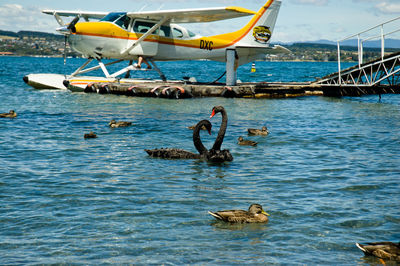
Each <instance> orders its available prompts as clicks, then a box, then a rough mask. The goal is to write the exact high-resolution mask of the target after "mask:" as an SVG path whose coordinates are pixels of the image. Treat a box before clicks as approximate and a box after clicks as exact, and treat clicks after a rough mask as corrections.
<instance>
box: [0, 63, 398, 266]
mask: <svg viewBox="0 0 400 266" xmlns="http://www.w3.org/2000/svg"><path fill="white" fill-rule="evenodd" d="M83 62H84V61H83V60H82V59H70V60H68V61H67V65H65V66H64V65H63V60H62V59H60V58H56V59H54V58H27V57H25V58H24V57H22V58H19V57H0V112H8V111H9V110H10V109H14V110H15V111H16V112H17V113H18V117H17V118H15V119H1V120H0V199H1V208H0V254H1V255H0V264H2V265H4V264H89V265H98V264H135V265H143V264H166V265H174V264H193V265H205V264H206V265H207V264H210V265H242V264H253V265H257V264H313V265H315V264H336V265H343V264H347V265H355V264H361V265H362V264H366V265H369V264H376V263H379V261H377V260H376V259H374V258H368V257H364V255H363V254H362V252H361V251H360V250H358V249H357V247H356V246H355V245H354V243H355V242H366V241H399V240H400V208H399V202H400V185H399V178H400V157H399V155H400V131H399V127H400V96H399V95H383V96H382V100H381V101H380V102H379V100H378V96H376V95H372V96H364V97H357V98H350V97H344V98H329V97H317V96H315V97H314V96H313V97H301V98H290V99H225V98H196V99H185V100H168V99H156V98H134V97H125V96H114V95H98V94H85V93H71V92H68V91H56V90H35V89H32V88H30V87H29V86H27V85H25V84H24V83H23V81H22V77H23V76H24V75H26V74H29V73H43V72H47V73H50V72H51V73H65V74H68V73H71V72H72V71H73V70H74V69H75V68H77V67H78V66H79V65H80V64H82V63H83ZM159 65H160V67H162V69H163V70H164V72H165V73H166V75H167V76H168V77H169V78H171V79H181V78H182V77H183V76H195V77H196V78H197V79H198V80H199V81H204V82H208V81H213V80H214V79H216V78H218V76H220V75H221V74H222V73H223V72H224V65H223V64H220V63H215V62H208V61H202V62H199V61H187V62H174V63H160V64H159ZM250 67H251V64H249V65H245V66H242V67H240V68H239V73H238V78H239V79H241V80H242V81H310V80H313V79H314V78H315V77H321V76H324V75H326V74H329V73H331V72H334V71H336V69H337V65H336V63H312V62H307V63H306V62H295V63H293V62H256V67H257V72H256V73H250ZM135 75H137V76H140V77H147V78H155V77H157V75H156V73H147V72H146V73H144V72H140V73H136V74H135ZM215 105H223V106H224V107H225V108H226V110H227V112H228V116H229V123H228V129H227V133H226V137H225V141H224V143H223V148H225V149H230V151H231V153H232V154H233V156H234V161H233V162H230V163H226V164H222V165H218V164H217V165H216V164H210V163H207V162H204V161H199V160H162V159H153V158H150V157H148V156H147V154H146V153H145V151H144V149H148V148H160V147H175V148H182V149H186V150H189V151H195V149H194V147H193V143H192V140H191V138H192V132H191V131H190V130H188V129H187V127H188V126H191V125H193V124H195V123H196V122H198V121H199V120H202V119H208V118H209V115H210V113H211V109H212V107H213V106H215ZM111 119H116V120H125V121H131V122H132V123H133V126H131V127H128V128H118V129H111V128H109V127H108V125H107V124H108V122H109V121H110V120H111ZM211 122H212V123H213V134H212V136H208V135H207V134H204V135H202V139H203V140H204V142H205V144H206V145H207V146H208V147H210V146H211V145H212V143H213V141H214V138H215V136H216V134H217V131H218V128H219V124H220V122H221V120H220V116H219V115H217V116H216V117H214V118H212V119H211ZM263 125H266V126H267V127H268V128H269V130H270V132H271V133H270V135H268V136H267V137H258V136H247V128H250V127H251V128H261V127H262V126H263ZM89 131H94V132H95V133H96V134H97V135H98V138H97V139H88V140H85V139H84V138H83V135H84V133H87V132H89ZM241 135H242V136H244V137H245V138H247V139H251V140H254V141H258V142H259V144H258V146H257V147H246V146H238V145H237V144H236V140H237V138H238V137H239V136H241ZM251 203H260V204H262V205H263V207H264V209H265V210H266V211H267V212H269V213H270V214H271V216H270V221H269V223H268V224H257V225H230V224H224V223H220V222H216V221H214V219H213V217H211V216H210V215H208V214H207V211H208V210H211V211H217V210H223V209H247V208H248V206H249V205H250V204H251Z"/></svg>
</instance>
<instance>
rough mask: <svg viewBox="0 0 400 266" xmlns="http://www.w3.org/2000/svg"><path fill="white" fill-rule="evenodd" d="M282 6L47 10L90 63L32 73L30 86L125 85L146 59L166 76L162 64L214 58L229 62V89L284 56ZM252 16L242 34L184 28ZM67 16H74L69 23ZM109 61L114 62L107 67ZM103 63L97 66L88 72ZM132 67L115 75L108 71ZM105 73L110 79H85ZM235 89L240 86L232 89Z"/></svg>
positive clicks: (278, 3)
mask: <svg viewBox="0 0 400 266" xmlns="http://www.w3.org/2000/svg"><path fill="white" fill-rule="evenodd" d="M280 6H281V1H278V0H268V1H267V2H266V3H265V4H264V5H263V6H262V7H261V8H260V10H259V11H258V12H254V11H251V10H248V9H245V8H241V7H234V6H230V7H219V8H201V9H181V10H158V11H139V12H111V13H104V12H83V11H63V10H43V11H42V12H43V13H44V14H49V15H53V16H54V17H55V19H56V21H57V22H58V24H59V25H60V27H59V28H58V29H57V31H58V32H59V33H61V34H63V35H64V36H65V39H66V41H68V43H69V45H70V47H71V48H72V49H74V50H75V51H77V52H78V53H80V54H82V56H83V57H85V58H87V61H86V62H85V63H84V64H83V65H82V66H81V67H79V68H78V69H77V70H76V71H74V72H73V73H72V74H70V75H57V74H29V75H27V76H25V77H24V81H25V82H26V83H28V84H29V85H31V86H32V87H35V88H63V89H65V86H64V85H63V83H64V82H63V81H64V80H68V81H69V83H70V84H72V85H75V86H78V87H79V86H80V87H82V88H84V87H85V86H86V85H87V84H88V83H91V82H114V81H119V82H121V83H122V82H124V78H123V77H122V78H121V76H122V75H125V77H127V73H129V72H130V71H133V70H145V69H144V68H142V69H139V68H138V67H137V65H135V64H133V62H134V61H135V60H137V59H138V58H139V57H142V58H144V59H145V60H146V61H147V62H148V63H149V65H150V64H151V66H150V67H151V68H152V70H155V71H157V72H158V73H159V75H160V77H161V79H162V80H164V81H165V80H166V77H165V75H164V74H163V72H162V71H161V69H160V68H158V67H157V65H156V63H155V62H156V61H177V60H199V59H208V60H215V61H220V62H226V63H227V73H226V74H227V84H228V83H236V69H237V67H238V66H240V65H243V64H246V63H249V62H252V61H254V60H256V59H258V58H264V57H265V55H266V54H277V53H284V52H287V51H288V50H287V49H286V48H284V47H282V46H279V45H275V46H271V45H270V39H271V36H272V33H273V30H274V27H275V22H276V19H277V16H278V13H279V8H280ZM243 16H252V18H251V20H250V21H249V22H248V23H247V24H246V25H245V26H244V27H242V28H241V29H239V30H236V31H234V32H230V33H225V34H220V35H215V36H200V35H197V34H195V33H193V32H191V31H189V30H188V29H186V28H184V27H182V26H181V25H178V24H183V23H205V22H214V21H219V20H226V19H233V18H238V17H243ZM63 17H74V18H73V19H72V21H71V22H69V23H65V22H64V20H63ZM104 59H112V60H114V61H111V62H109V63H103V60H104ZM92 61H97V65H96V66H94V67H88V65H89V64H90V63H91V62H92ZM122 61H127V62H129V63H128V64H127V65H125V66H124V67H123V68H122V69H120V70H119V71H117V72H115V73H109V71H108V69H107V66H109V65H112V64H116V63H120V62H122ZM98 69H101V70H102V72H103V73H104V77H91V76H82V74H85V73H88V72H90V71H94V70H98ZM230 85H234V84H230Z"/></svg>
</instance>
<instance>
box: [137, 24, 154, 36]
mask: <svg viewBox="0 0 400 266" xmlns="http://www.w3.org/2000/svg"><path fill="white" fill-rule="evenodd" d="M153 26H154V23H151V22H146V21H136V22H135V26H133V31H134V32H137V33H143V34H144V33H146V32H147V31H148V30H149V29H151V28H152V27H153Z"/></svg>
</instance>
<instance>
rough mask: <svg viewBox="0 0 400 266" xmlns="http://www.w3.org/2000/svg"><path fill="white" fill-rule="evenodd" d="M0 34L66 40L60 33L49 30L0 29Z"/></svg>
mask: <svg viewBox="0 0 400 266" xmlns="http://www.w3.org/2000/svg"><path fill="white" fill-rule="evenodd" d="M0 36H8V37H14V38H23V37H29V38H46V39H49V40H59V41H61V40H64V36H62V35H60V34H53V33H47V32H40V31H19V32H12V31H4V30H0Z"/></svg>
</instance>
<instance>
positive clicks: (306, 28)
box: [0, 0, 400, 43]
mask: <svg viewBox="0 0 400 266" xmlns="http://www.w3.org/2000/svg"><path fill="white" fill-rule="evenodd" d="M266 1H267V0H246V1H238V0H229V1H228V0H189V1H187V0H186V1H185V0H112V1H99V0H84V1H82V0H68V1H54V0H0V30H7V31H14V32H18V31H20V30H31V31H44V32H51V33H56V31H55V29H56V28H57V27H58V24H57V22H56V21H55V19H54V17H53V16H50V15H45V14H42V13H41V10H43V9H56V10H57V9H60V10H82V11H102V12H104V11H105V12H109V11H110V12H111V11H139V10H145V11H150V10H159V9H163V10H167V9H187V8H207V7H221V6H240V7H244V8H247V9H250V10H254V11H257V10H258V9H259V8H260V7H261V6H262V5H263V4H264V3H265V2H266ZM397 17H400V0H282V6H281V9H280V13H279V16H278V20H277V23H276V26H275V30H274V33H273V37H272V42H282V43H291V42H305V41H315V40H322V39H324V40H331V41H337V40H340V39H343V38H345V37H348V36H350V35H353V34H357V33H358V32H361V31H363V30H366V29H368V28H371V27H373V26H376V25H378V24H381V23H384V22H386V21H389V20H391V19H393V18H397ZM249 20H250V17H245V18H237V19H232V20H226V21H219V22H213V23H201V24H185V25H183V26H184V27H186V28H188V29H190V30H191V31H193V32H195V33H198V34H200V35H204V36H206V35H215V34H220V33H226V32H231V31H235V30H237V29H238V28H240V27H242V26H244V25H245V24H246V23H247V22H248V21H249ZM392 28H393V29H400V20H397V21H396V22H394V23H392V24H389V25H388V26H385V29H384V30H385V32H390V31H392ZM379 31H380V30H379V29H378V31H377V33H376V34H379ZM372 34H375V33H372ZM395 37H396V38H398V39H400V33H399V34H397V35H396V36H395Z"/></svg>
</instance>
